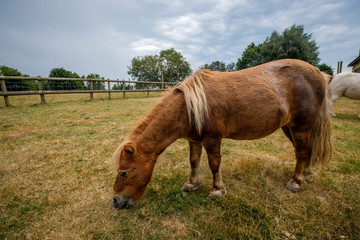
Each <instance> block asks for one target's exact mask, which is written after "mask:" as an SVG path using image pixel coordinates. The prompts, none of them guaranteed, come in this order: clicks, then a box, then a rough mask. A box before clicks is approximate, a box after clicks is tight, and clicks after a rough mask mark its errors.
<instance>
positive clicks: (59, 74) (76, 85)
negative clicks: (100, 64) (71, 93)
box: [43, 68, 86, 90]
mask: <svg viewBox="0 0 360 240" xmlns="http://www.w3.org/2000/svg"><path fill="white" fill-rule="evenodd" d="M49 77H54V78H80V76H79V75H78V74H77V73H75V72H74V73H73V72H71V71H68V70H65V69H64V68H53V69H52V70H51V71H50V74H49ZM43 86H44V89H46V90H84V89H86V87H85V85H84V82H83V81H48V82H47V83H44V84H43Z"/></svg>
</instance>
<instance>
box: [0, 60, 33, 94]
mask: <svg viewBox="0 0 360 240" xmlns="http://www.w3.org/2000/svg"><path fill="white" fill-rule="evenodd" d="M0 74H2V75H3V76H17V77H29V75H27V74H22V73H21V72H19V71H18V70H17V69H15V68H11V67H8V66H4V65H3V66H0ZM5 86H6V90H7V91H28V90H37V89H38V84H37V83H36V82H35V81H26V80H6V81H5Z"/></svg>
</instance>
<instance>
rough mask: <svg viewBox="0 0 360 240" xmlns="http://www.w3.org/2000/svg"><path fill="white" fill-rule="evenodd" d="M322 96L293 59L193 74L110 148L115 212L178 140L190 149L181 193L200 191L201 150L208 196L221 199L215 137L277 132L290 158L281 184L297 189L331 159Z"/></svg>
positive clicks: (311, 75) (310, 74)
mask: <svg viewBox="0 0 360 240" xmlns="http://www.w3.org/2000/svg"><path fill="white" fill-rule="evenodd" d="M327 92H328V91H327V84H325V81H324V79H323V76H322V74H321V73H320V71H319V70H318V69H317V68H315V67H313V66H311V65H310V64H308V63H306V62H303V61H300V60H291V59H285V60H278V61H274V62H270V63H266V64H263V65H260V66H256V67H252V68H248V69H245V70H241V71H236V72H226V73H224V72H215V71H210V70H204V69H202V70H198V71H197V72H195V73H194V74H192V75H191V76H189V77H188V78H187V79H186V80H184V81H183V82H182V83H180V84H179V85H177V86H176V87H175V88H174V89H173V90H172V92H171V93H170V94H169V95H167V96H166V97H164V98H163V99H162V100H161V101H160V102H159V103H158V104H157V105H156V106H155V107H154V108H153V109H152V110H151V112H150V113H149V114H148V115H147V117H146V118H145V119H144V120H143V121H142V122H141V123H140V124H139V125H138V126H137V127H136V128H135V129H134V130H133V131H132V132H131V133H130V134H129V135H128V136H127V138H126V139H125V140H124V142H123V143H122V144H121V145H120V146H119V147H118V148H117V150H116V151H115V153H114V155H113V159H114V161H115V162H116V163H117V177H116V180H115V184H114V187H113V204H114V207H116V208H125V207H127V208H129V207H131V206H132V205H133V204H134V203H135V202H136V201H137V200H138V199H139V198H140V197H141V196H142V194H143V193H144V191H145V188H146V186H147V184H148V183H149V181H150V178H151V175H152V172H153V169H154V165H155V163H156V160H157V158H158V156H159V155H160V154H161V153H162V152H163V151H164V150H165V149H166V148H167V147H168V146H169V145H170V144H171V143H173V142H174V141H175V140H177V139H179V138H185V139H187V140H188V141H189V145H190V165H191V173H190V177H189V179H188V181H186V182H185V184H184V185H183V187H182V190H183V191H193V190H196V189H197V187H198V186H199V161H200V156H201V152H202V147H204V148H205V150H206V152H207V155H208V162H209V166H210V169H211V171H212V174H213V187H212V190H211V191H210V193H209V195H208V198H209V199H215V198H219V197H222V196H223V195H225V194H226V188H225V186H224V183H223V181H222V177H221V171H220V161H221V154H220V144H221V140H222V139H223V138H231V139H238V140H243V139H258V138H262V137H265V136H267V135H269V134H271V133H273V132H274V131H275V130H277V129H278V128H281V129H282V130H283V132H284V134H285V135H286V136H287V137H288V139H289V140H290V141H291V142H292V144H293V146H294V148H295V155H296V167H295V173H294V175H293V177H292V178H291V179H290V180H289V182H288V183H287V184H286V187H287V188H288V189H289V190H290V191H293V192H297V191H299V190H300V185H301V183H302V182H303V181H304V174H306V173H310V166H312V165H318V164H323V163H325V162H327V161H328V160H329V158H330V153H331V144H330V121H329V120H330V114H329V113H328V100H327V99H328V98H327V95H326V94H327Z"/></svg>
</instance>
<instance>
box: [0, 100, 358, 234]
mask: <svg viewBox="0 0 360 240" xmlns="http://www.w3.org/2000/svg"><path fill="white" fill-rule="evenodd" d="M71 96H72V97H69V95H66V96H65V99H64V96H59V95H58V96H53V97H52V98H53V100H51V101H50V99H52V98H50V97H49V98H48V97H47V101H48V102H50V104H48V105H44V106H42V105H39V104H38V101H39V97H38V96H36V98H33V99H32V98H31V97H30V96H28V97H26V98H22V97H12V98H11V99H10V101H11V103H12V104H13V105H15V106H16V107H10V108H5V107H1V108H0V112H1V113H0V148H1V155H0V194H1V195H0V196H1V198H0V209H1V210H0V239H125V238H126V239H249V238H252V239H360V225H359V224H360V183H359V181H360V120H359V119H358V118H357V114H358V113H360V102H359V101H351V100H348V99H344V98H342V99H340V100H339V101H338V102H336V103H335V112H336V113H337V118H335V119H333V123H332V125H333V136H332V142H333V147H334V152H333V159H332V161H331V162H330V163H329V165H328V166H327V167H326V168H325V169H324V170H320V169H315V171H314V172H315V173H314V174H313V175H312V176H310V177H309V178H307V180H306V183H305V184H304V186H303V189H302V191H301V192H300V193H299V194H293V193H290V192H289V191H287V190H286V189H285V187H284V186H285V183H286V182H287V180H288V179H289V178H290V177H291V175H292V173H293V169H294V164H295V161H294V154H293V148H292V146H291V144H290V142H289V141H288V140H287V139H286V137H285V136H284V135H283V134H282V133H281V131H277V132H275V133H274V134H272V135H271V136H269V137H266V138H263V139H260V140H256V141H233V140H224V141H223V147H222V154H223V161H222V172H223V178H224V183H225V184H226V186H227V189H228V194H227V195H226V196H225V197H224V198H223V199H220V200H217V201H208V200H206V199H205V197H206V195H207V192H208V191H209V190H210V187H211V179H212V177H211V174H210V170H209V168H208V166H207V161H206V155H205V156H203V160H202V165H201V176H200V177H201V183H200V187H199V189H198V191H196V192H193V193H187V194H185V193H183V192H181V190H180V187H181V186H182V184H183V182H184V181H185V180H186V179H187V176H188V174H189V170H190V169H189V163H188V160H187V159H188V151H189V150H188V146H187V142H186V141H184V140H179V141H177V142H176V143H174V144H173V145H171V146H170V147H169V148H168V149H167V150H166V151H165V152H164V153H163V154H162V155H161V156H160V158H159V161H158V163H157V165H156V169H155V171H154V175H153V178H152V181H151V182H150V184H149V187H148V189H147V192H146V194H145V195H144V197H143V198H142V199H141V201H140V202H139V203H138V204H137V205H136V206H135V207H134V208H132V209H130V210H116V209H114V208H113V206H112V203H111V197H112V185H113V181H114V179H115V173H114V172H113V170H112V168H111V165H110V163H109V160H110V157H111V155H112V153H113V151H114V150H115V149H116V147H117V146H118V144H120V142H121V141H122V140H123V139H124V137H125V136H126V135H127V134H128V133H129V132H130V131H131V130H132V128H133V127H134V126H135V124H136V123H137V122H138V121H140V120H141V119H142V118H143V117H144V116H145V115H146V113H147V112H148V111H149V110H150V108H151V107H152V106H153V105H154V104H155V103H156V102H157V101H158V100H159V98H133V99H125V100H124V99H122V95H121V96H119V98H117V99H115V100H111V101H108V100H106V98H107V96H106V95H104V96H103V97H102V98H101V97H100V96H99V97H98V98H97V100H96V101H93V102H89V101H88V96H85V97H84V96H82V95H81V96H76V95H71ZM95 96H96V95H95ZM29 97H30V98H29ZM101 99H104V100H101Z"/></svg>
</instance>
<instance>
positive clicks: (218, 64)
mask: <svg viewBox="0 0 360 240" xmlns="http://www.w3.org/2000/svg"><path fill="white" fill-rule="evenodd" d="M201 68H205V69H210V70H213V71H219V72H232V71H234V70H235V63H233V62H231V63H229V64H228V65H226V64H225V63H224V62H222V61H213V62H212V63H210V64H204V66H201Z"/></svg>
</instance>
